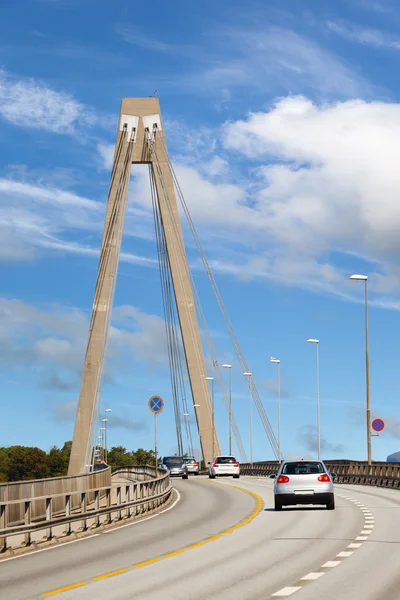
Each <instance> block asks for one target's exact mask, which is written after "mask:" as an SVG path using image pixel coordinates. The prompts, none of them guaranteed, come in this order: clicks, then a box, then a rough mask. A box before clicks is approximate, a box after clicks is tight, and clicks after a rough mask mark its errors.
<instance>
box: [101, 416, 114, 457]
mask: <svg viewBox="0 0 400 600" xmlns="http://www.w3.org/2000/svg"><path fill="white" fill-rule="evenodd" d="M104 412H105V413H110V412H112V411H111V408H106V409H105V411H104ZM102 422H103V423H104V430H105V431H104V462H105V463H106V462H107V458H108V449H107V423H108V419H107V414H106V416H105V417H104V419H102Z"/></svg>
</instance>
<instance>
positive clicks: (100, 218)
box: [0, 178, 158, 267]
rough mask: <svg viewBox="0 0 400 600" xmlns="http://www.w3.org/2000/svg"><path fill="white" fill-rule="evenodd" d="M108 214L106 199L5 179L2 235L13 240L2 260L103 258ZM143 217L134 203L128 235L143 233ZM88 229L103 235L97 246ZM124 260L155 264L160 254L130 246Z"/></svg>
mask: <svg viewBox="0 0 400 600" xmlns="http://www.w3.org/2000/svg"><path fill="white" fill-rule="evenodd" d="M104 216H105V204H104V203H102V202H99V201H96V200H91V199H89V198H86V197H84V196H79V195H77V194H74V193H71V192H69V191H65V190H62V189H60V188H57V187H54V186H53V185H46V184H45V183H41V184H38V183H36V182H29V181H16V180H15V179H7V178H0V234H1V236H2V239H3V242H4V241H5V240H9V241H10V243H9V244H6V243H3V244H2V245H1V250H0V260H26V259H32V258H34V257H35V256H37V255H38V254H40V253H43V252H49V251H58V252H59V253H60V254H62V253H71V254H81V255H86V256H93V257H97V256H98V255H99V253H100V244H101V235H102V232H103V227H104ZM137 217H138V211H137V209H135V208H134V207H133V208H129V209H128V211H127V216H126V226H125V234H126V235H127V236H131V235H138V236H139V237H143V232H142V231H141V229H142V226H141V225H139V224H138V219H137ZM142 225H143V223H142ZM88 234H89V235H90V236H91V237H93V236H95V237H96V238H97V245H96V243H94V244H93V243H92V244H88V243H87V242H86V237H87V235H88ZM77 235H78V237H80V239H81V240H82V241H79V240H77V239H76V238H77ZM121 260H122V261H125V262H128V263H131V264H138V265H142V266H146V265H147V266H150V267H153V266H156V265H157V264H158V263H157V259H156V258H155V257H154V258H153V257H145V256H138V255H136V254H133V253H131V252H126V251H124V252H122V253H121Z"/></svg>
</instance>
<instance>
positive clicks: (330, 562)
mask: <svg viewBox="0 0 400 600" xmlns="http://www.w3.org/2000/svg"><path fill="white" fill-rule="evenodd" d="M341 562H342V561H341V560H328V562H326V563H325V564H324V565H322V568H323V569H324V568H328V569H333V567H337V566H338V565H340V563H341Z"/></svg>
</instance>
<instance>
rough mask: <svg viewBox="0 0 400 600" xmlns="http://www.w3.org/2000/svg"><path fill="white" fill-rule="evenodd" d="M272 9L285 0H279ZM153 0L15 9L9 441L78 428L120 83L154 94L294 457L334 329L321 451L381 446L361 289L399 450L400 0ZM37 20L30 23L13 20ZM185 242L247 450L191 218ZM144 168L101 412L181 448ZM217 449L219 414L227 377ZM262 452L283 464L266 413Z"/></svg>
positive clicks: (387, 443)
mask: <svg viewBox="0 0 400 600" xmlns="http://www.w3.org/2000/svg"><path fill="white" fill-rule="evenodd" d="M278 5H279V7H278ZM151 7H152V9H151V11H149V9H148V7H147V6H146V5H143V4H141V5H140V4H137V3H136V4H135V3H132V2H127V1H125V0H118V1H114V2H111V1H109V0H96V1H95V0H85V1H82V0H80V1H78V0H21V1H20V2H18V3H12V2H7V1H6V2H3V3H2V19H1V21H0V40H1V41H0V136H1V137H0V139H1V144H0V211H1V218H0V231H1V238H2V244H1V245H0V261H1V272H2V277H1V294H0V339H1V344H0V348H1V350H0V354H1V362H0V377H1V383H2V390H3V393H2V397H3V403H2V414H3V419H4V422H5V423H6V427H3V429H2V430H3V438H2V440H1V442H0V443H1V444H4V445H8V444H18V443H21V444H34V445H38V446H40V447H42V448H45V449H48V448H49V447H50V446H51V445H53V444H58V445H61V444H62V443H63V442H64V441H65V440H67V439H71V436H72V431H73V424H74V410H75V406H76V401H77V397H78V394H79V384H80V374H81V369H82V364H83V356H84V351H85V345H86V336H87V328H88V321H89V318H90V309H91V305H92V300H93V291H94V285H95V279H96V269H97V261H98V252H99V245H100V240H101V235H102V228H103V219H104V211H105V202H106V199H107V193H108V183H109V176H110V170H111V160H112V151H113V144H114V140H115V135H116V128H117V122H118V114H119V107H120V101H121V98H122V97H129V96H133V97H138V96H150V95H152V94H153V93H154V92H155V91H157V95H158V97H159V99H160V103H161V109H162V114H163V118H164V123H165V129H166V135H167V142H168V147H169V151H170V154H171V157H172V159H173V161H174V164H175V167H176V171H177V174H178V178H179V181H180V183H181V186H182V189H183V191H184V194H185V198H186V201H187V204H188V206H189V209H190V212H191V214H192V217H193V219H194V221H195V224H196V227H197V229H198V232H199V235H200V237H201V240H202V243H203V245H204V247H205V250H206V253H207V256H208V259H209V261H210V264H211V266H212V267H213V272H214V274H215V277H216V279H217V282H218V285H219V287H220V290H221V293H222V295H223V298H224V300H225V303H226V307H227V309H228V313H229V315H230V317H231V320H232V322H233V325H234V327H235V331H236V333H237V335H238V338H239V340H240V343H241V345H242V348H243V351H244V354H245V356H246V358H247V361H248V363H249V367H250V368H251V370H252V372H253V374H254V380H255V383H256V385H257V387H258V389H259V392H260V394H261V396H262V399H263V402H264V406H265V408H266V410H267V413H268V415H269V418H270V420H271V423H272V425H273V427H274V429H275V431H276V415H277V402H276V369H274V368H273V367H274V365H271V364H270V363H269V358H270V356H271V355H274V356H277V357H278V358H280V360H281V373H282V450H283V452H284V454H286V455H301V456H313V455H314V454H315V424H316V401H315V348H314V347H312V346H310V345H307V344H306V340H307V338H309V337H317V338H319V339H320V382H321V427H322V437H323V443H322V448H323V455H324V456H325V457H326V458H340V457H347V458H354V459H360V460H361V459H365V455H366V440H365V437H366V436H365V424H364V423H365V421H364V413H363V410H364V406H365V363H364V312H363V310H364V306H363V286H362V284H357V283H355V282H350V281H348V276H349V275H350V274H352V273H357V272H361V273H366V274H368V275H369V277H370V281H369V286H370V361H371V404H372V411H373V415H374V416H380V417H383V418H384V419H385V420H386V423H387V427H386V429H385V431H384V433H383V434H381V435H380V436H379V437H378V438H373V457H374V458H375V459H376V460H384V459H385V458H386V456H387V455H388V454H389V453H391V452H394V451H397V450H398V449H399V444H400V440H399V438H400V415H399V410H398V390H399V386H400V375H399V369H398V360H399V347H398V343H397V337H398V336H397V331H398V328H399V325H400V323H399V320H400V313H399V310H400V279H399V277H400V273H399V270H398V266H397V264H398V262H397V261H398V257H399V252H400V238H399V236H398V228H399V224H400V208H399V206H400V205H399V201H398V198H399V193H400V177H399V174H398V144H399V139H400V104H399V91H400V69H399V66H400V36H399V35H398V31H399V25H400V8H399V7H398V4H397V3H396V2H395V1H394V0H393V1H390V0H387V1H383V0H337V1H336V2H335V3H332V2H328V1H321V0H315V1H312V0H309V1H304V2H298V0H287V2H285V3H276V2H273V1H267V0H264V1H263V2H252V1H249V2H247V3H246V9H245V10H244V8H243V2H239V1H233V2H232V1H230V2H227V1H225V0H221V1H220V2H217V3H216V2H210V1H205V2H202V3H201V4H197V5H196V4H195V3H191V2H187V1H174V2H168V3H165V2H161V1H159V0H156V1H155V2H153V4H152V5H151ZM21 15H23V18H21ZM184 229H185V241H186V244H187V248H188V256H189V260H190V264H191V266H192V268H193V273H194V276H195V280H196V285H197V288H198V290H199V294H200V297H201V299H202V305H203V310H204V312H205V314H206V318H207V322H208V326H209V328H210V330H211V331H212V334H213V339H214V343H215V346H216V348H217V352H218V356H219V358H220V359H221V361H230V362H232V364H233V402H234V411H235V415H236V419H237V421H238V422H239V423H240V429H241V434H242V438H243V442H244V444H245V447H246V449H248V444H249V439H248V438H249V436H248V429H249V427H248V413H249V394H248V391H247V387H246V382H245V381H244V379H243V377H242V375H241V371H240V367H239V364H238V362H237V361H236V359H235V357H234V355H233V349H232V346H231V344H230V340H229V336H228V334H227V332H226V331H225V329H224V325H223V321H222V318H221V316H220V314H219V312H218V308H217V305H216V302H215V300H214V299H213V297H212V295H211V292H210V289H209V286H208V283H207V280H206V277H205V275H204V273H202V271H201V269H200V268H199V259H198V257H197V256H196V252H195V250H194V246H193V241H192V240H191V239H190V236H189V234H188V231H187V228H186V227H184ZM157 268H158V267H157V255H156V246H155V243H154V237H153V222H152V213H151V209H150V205H149V189H148V181H147V174H146V172H145V171H143V170H140V169H138V170H135V171H133V175H132V181H131V185H130V193H129V206H128V211H127V218H126V225H125V232H124V240H123V247H122V255H121V263H120V269H119V278H118V283H117V289H116V295H115V303H114V304H115V309H114V314H113V327H112V331H111V335H110V348H109V357H108V361H107V373H106V382H105V386H104V391H103V408H105V407H109V408H111V409H112V413H111V416H110V421H109V426H110V429H109V442H110V444H111V445H114V444H122V445H125V446H126V447H128V448H136V447H139V446H142V447H146V448H149V447H151V445H152V443H153V429H152V417H151V415H150V413H149V411H148V409H147V400H148V398H149V397H150V396H151V395H153V394H160V395H162V396H163V398H164V399H165V402H166V408H165V411H164V413H163V414H162V416H160V421H159V423H160V451H161V452H162V453H163V454H169V453H170V452H173V451H174V450H175V437H174V420H173V408H172V399H171V392H170V383H169V374H168V369H167V355H166V344H165V335H164V324H163V313H162V302H161V291H160V283H159V275H158V270H157ZM216 403H217V409H216V415H217V423H218V430H219V434H220V438H221V443H222V449H223V451H225V452H226V451H227V440H228V431H227V415H226V412H225V409H224V407H223V402H222V398H221V397H220V395H219V392H218V390H217V391H216ZM254 436H255V439H254V459H255V460H262V459H267V458H272V451H271V449H270V448H269V445H268V441H267V438H266V436H265V434H264V432H263V429H262V426H261V423H260V422H259V420H258V419H256V423H255V426H254Z"/></svg>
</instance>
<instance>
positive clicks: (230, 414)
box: [222, 365, 232, 456]
mask: <svg viewBox="0 0 400 600" xmlns="http://www.w3.org/2000/svg"><path fill="white" fill-rule="evenodd" d="M222 367H223V368H224V369H229V456H232V365H222Z"/></svg>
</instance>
